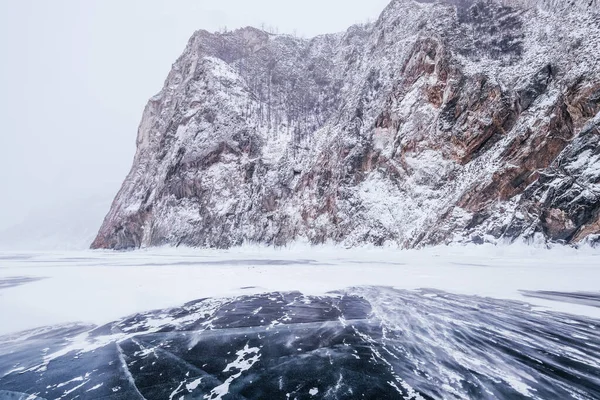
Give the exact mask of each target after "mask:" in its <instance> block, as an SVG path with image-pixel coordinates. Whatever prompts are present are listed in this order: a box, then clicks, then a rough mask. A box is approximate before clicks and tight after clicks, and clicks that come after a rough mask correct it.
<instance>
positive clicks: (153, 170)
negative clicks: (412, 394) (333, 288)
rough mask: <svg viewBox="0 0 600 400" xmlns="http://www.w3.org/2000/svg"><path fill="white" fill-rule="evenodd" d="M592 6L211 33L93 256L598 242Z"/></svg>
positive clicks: (149, 114) (202, 35)
mask: <svg viewBox="0 0 600 400" xmlns="http://www.w3.org/2000/svg"><path fill="white" fill-rule="evenodd" d="M599 140H600V12H599V10H598V3H597V1H596V0H585V1H583V0H582V1H567V2H565V1H554V0H539V1H532V0H504V1H500V0H478V1H469V0H427V1H425V0H420V1H417V0H395V1H392V2H391V4H390V5H389V6H388V7H387V8H386V9H385V10H384V11H383V13H382V15H381V16H380V18H379V19H378V20H377V21H376V22H375V23H374V24H369V25H359V26H353V27H351V28H350V29H349V30H348V31H347V32H345V33H342V34H333V35H323V36H319V37H316V38H313V39H310V40H305V39H299V38H295V37H292V36H287V35H272V34H268V33H266V32H263V31H260V30H257V29H253V28H245V29H240V30H236V31H234V32H228V33H221V34H212V33H208V32H206V31H198V32H196V33H195V34H194V35H193V36H192V38H191V39H190V41H189V44H188V45H187V47H186V49H185V51H184V53H183V55H182V56H181V57H180V58H179V59H178V60H177V62H176V63H175V64H174V65H173V69H172V71H171V73H170V74H169V76H168V78H167V80H166V82H165V86H164V88H163V90H162V91H161V92H160V93H159V94H158V95H156V96H155V97H153V98H152V99H151V100H150V102H149V103H148V105H147V107H146V110H145V111H144V115H143V118H142V122H141V125H140V128H139V132H138V138H137V146H138V148H137V153H136V156H135V160H134V164H133V167H132V170H131V172H130V173H129V175H128V177H127V179H126V180H125V182H124V184H123V187H122V188H121V190H120V192H119V193H118V195H117V197H116V199H115V201H114V203H113V205H112V208H111V210H110V212H109V214H108V215H107V217H106V219H105V221H104V224H103V225H102V227H101V229H100V232H99V234H98V237H97V238H96V240H95V241H94V243H93V245H92V247H94V248H112V249H125V248H136V247H145V246H156V245H163V244H172V245H189V246H202V247H205V246H206V247H229V246H235V245H240V244H242V243H244V242H258V243H264V244H272V245H283V244H285V243H288V242H290V241H294V240H298V239H304V240H309V241H311V242H313V243H323V242H328V241H330V242H335V243H342V244H344V245H347V246H353V245H358V244H364V243H372V244H377V245H382V244H386V243H395V244H398V245H400V246H402V247H406V248H409V247H418V246H424V245H433V244H440V243H449V242H460V241H474V242H497V241H512V240H516V239H527V240H529V239H536V240H549V241H560V242H564V243H580V242H582V241H590V242H594V241H598V238H599V237H600V236H599V234H600V146H599Z"/></svg>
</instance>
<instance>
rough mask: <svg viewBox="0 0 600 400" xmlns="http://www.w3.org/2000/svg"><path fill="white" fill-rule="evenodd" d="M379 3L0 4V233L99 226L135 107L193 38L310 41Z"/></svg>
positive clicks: (122, 170)
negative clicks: (239, 35) (252, 29)
mask: <svg viewBox="0 0 600 400" xmlns="http://www.w3.org/2000/svg"><path fill="white" fill-rule="evenodd" d="M388 2H389V0H369V1H364V0H327V1H322V0H304V1H283V0H255V1H248V0H176V1H167V0H127V1H122V0H90V1H82V0H53V1H46V0H0V54H1V57H2V58H1V60H2V61H1V62H0V87H1V90H0V117H1V121H2V125H1V130H0V151H1V155H0V182H1V183H2V190H1V192H0V231H3V230H4V231H6V229H7V228H9V227H11V226H13V225H15V224H19V223H21V224H22V223H23V222H24V223H25V225H24V226H26V227H25V228H23V226H22V227H21V229H20V231H21V232H23V230H24V231H25V232H26V231H28V230H31V229H35V228H38V227H39V228H40V229H42V228H44V227H42V225H43V224H44V221H43V219H44V218H43V216H49V215H54V214H56V215H59V214H60V215H63V214H64V215H68V216H69V217H61V218H63V219H64V218H77V219H81V220H82V221H88V220H89V221H97V222H90V223H89V224H92V225H96V224H99V223H100V222H101V219H102V216H103V214H104V213H105V212H106V211H107V208H108V206H109V204H110V201H111V199H112V198H113V197H114V195H115V194H116V192H117V190H118V189H119V187H120V184H121V182H122V181H123V179H124V178H125V175H126V174H127V172H128V170H129V168H130V166H131V162H132V160H133V155H134V152H135V137H136V131H137V126H138V123H139V121H140V118H141V115H142V110H143V108H144V105H145V103H146V101H147V100H148V98H150V97H151V96H153V95H154V94H155V93H156V92H158V91H159V90H160V89H161V87H162V84H163V81H164V79H165V78H166V76H167V73H168V72H169V69H170V67H171V64H172V63H173V62H174V61H175V59H176V58H177V57H178V55H179V54H180V53H181V52H182V51H183V49H184V47H185V44H186V42H187V40H188V39H189V37H190V36H191V34H192V33H193V32H194V31H195V30H197V29H206V30H209V31H217V30H220V29H223V28H228V29H235V28H238V27H243V26H248V25H250V26H257V27H261V26H265V27H273V28H276V29H277V30H278V31H279V32H281V33H296V34H298V35H302V36H306V37H311V36H314V35H317V34H320V33H327V32H338V31H343V30H345V29H346V28H347V27H348V26H350V25H351V24H353V23H357V22H364V21H366V20H374V19H376V18H377V16H378V15H379V13H380V12H381V10H383V8H384V7H385V5H386V4H387V3H388ZM88 202H90V203H92V202H93V203H94V204H103V206H100V207H98V206H94V207H87V206H86V204H87V203H88ZM92 213H93V215H92ZM53 221H54V222H53V227H52V230H54V231H56V232H57V233H60V231H61V229H63V228H62V225H63V224H62V223H61V221H60V220H59V221H56V218H54V220H53ZM64 222H65V224H64V225H68V224H67V221H64ZM22 225H23V224H22ZM91 229H93V230H95V229H97V227H96V226H94V227H92V228H91ZM9 232H10V231H9ZM25 235H26V233H25ZM5 236H6V235H5ZM9 236H10V233H9ZM0 240H2V237H1V236H0ZM0 244H1V243H0Z"/></svg>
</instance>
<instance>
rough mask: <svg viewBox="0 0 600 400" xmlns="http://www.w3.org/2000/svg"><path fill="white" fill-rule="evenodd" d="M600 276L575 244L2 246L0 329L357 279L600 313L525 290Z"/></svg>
mask: <svg viewBox="0 0 600 400" xmlns="http://www.w3.org/2000/svg"><path fill="white" fill-rule="evenodd" d="M15 282H19V283H20V284H19V285H18V286H13V285H12V284H13V283H15ZM599 282H600V250H598V249H596V250H594V249H580V250H575V249H572V248H567V247H555V248H553V249H550V250H546V249H541V248H533V247H527V246H518V245H513V246H508V247H494V246H487V245H486V246H480V247H477V246H466V247H465V246H453V247H437V248H431V249H427V250H420V251H412V250H411V251H398V250H394V249H381V248H360V249H342V248H339V247H327V246H324V247H309V246H304V245H296V246H291V247H287V248H281V249H268V248H261V247H252V246H246V247H243V248H236V249H231V250H200V249H181V248H179V249H171V248H163V249H154V250H146V251H137V252H130V253H120V252H102V251H83V252H60V253H0V315H1V316H2V324H0V334H6V333H10V332H16V331H21V330H25V329H30V328H35V327H39V326H47V325H55V324H61V323H71V322H76V321H81V322H85V323H94V324H104V323H107V322H110V321H113V320H116V319H119V318H121V317H123V316H125V315H129V314H132V313H135V312H141V311H147V310H152V309H161V308H166V307H175V306H180V305H181V304H184V303H185V302H187V301H191V300H196V299H200V298H207V297H215V298H219V297H227V296H237V295H251V294H257V293H267V292H277V291H300V292H302V293H304V294H306V295H320V294H324V293H327V292H330V291H334V290H340V289H345V288H349V287H355V286H391V287H395V288H399V289H411V290H413V289H421V288H430V289H438V290H445V291H448V292H451V293H458V294H466V295H478V296H486V297H492V298H499V299H512V300H521V301H526V302H528V303H531V304H534V305H535V306H539V307H543V308H548V309H553V310H557V311H564V312H570V313H575V314H579V315H586V316H591V317H595V318H600V308H598V307H593V306H591V305H590V303H589V302H588V303H585V302H583V303H582V302H578V303H577V302H572V301H556V300H555V299H549V298H548V296H535V297H532V296H527V297H526V296H525V295H524V293H526V292H532V291H541V292H565V293H578V292H587V293H598V292H599V291H600V287H599V286H598V285H599Z"/></svg>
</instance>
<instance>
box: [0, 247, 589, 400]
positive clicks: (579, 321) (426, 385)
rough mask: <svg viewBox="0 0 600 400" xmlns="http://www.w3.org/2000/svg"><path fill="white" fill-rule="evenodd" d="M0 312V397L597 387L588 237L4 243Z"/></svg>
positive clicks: (543, 395)
mask: <svg viewBox="0 0 600 400" xmlns="http://www.w3.org/2000/svg"><path fill="white" fill-rule="evenodd" d="M151 310H155V311H151ZM0 316H1V320H2V324H1V325H0V335H3V336H2V337H0V399H4V398H6V399H12V398H21V397H22V398H24V399H25V398H28V397H29V396H30V395H34V396H33V397H30V398H31V399H35V398H42V399H55V398H65V399H70V398H79V399H82V398H84V399H94V398H109V399H122V398H127V399H129V398H146V399H180V398H185V399H188V398H189V399H192V398H206V399H220V398H223V399H226V400H227V399H264V398H269V399H278V398H282V399H287V398H290V399H310V398H331V399H337V398H340V399H342V398H344V399H346V398H348V399H352V398H372V399H386V398H389V399H395V398H407V399H409V398H414V399H419V398H423V399H438V398H476V399H479V398H482V399H484V398H485V399H487V398H504V399H516V398H532V399H551V398H561V399H562V398H574V399H597V398H600V251H597V250H591V249H587V250H579V251H576V250H573V249H568V248H556V249H553V250H542V249H535V248H530V247H520V246H511V247H487V246H483V247H450V248H434V249H428V250H424V251H394V250H385V249H353V250H346V249H339V248H327V247H323V248H311V247H306V246H295V247H292V248H287V249H281V250H273V249H264V248H255V247H246V248H243V249H234V250H228V251H217V250H191V249H159V250H148V251H138V252H131V253H113V252H88V251H84V252H68V253H35V252H22V253H0ZM44 327H45V328H44ZM24 330H28V332H26V333H23V332H22V331H24ZM17 332H21V333H17ZM18 393H21V394H18ZM22 393H26V394H27V395H26V396H25V395H22Z"/></svg>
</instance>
